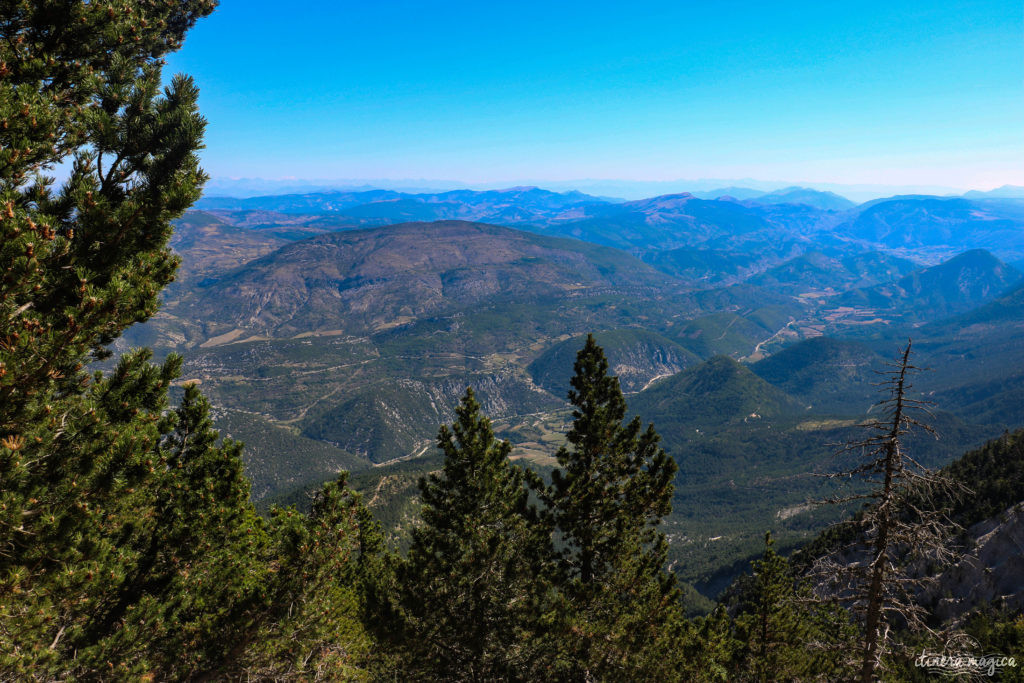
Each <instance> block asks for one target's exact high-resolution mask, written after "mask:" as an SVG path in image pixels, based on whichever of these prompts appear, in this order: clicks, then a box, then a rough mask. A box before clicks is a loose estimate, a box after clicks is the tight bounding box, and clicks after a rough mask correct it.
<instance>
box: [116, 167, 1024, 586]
mask: <svg viewBox="0 0 1024 683" xmlns="http://www.w3.org/2000/svg"><path fill="white" fill-rule="evenodd" d="M722 190H723V191H722V193H721V194H717V193H715V192H711V193H702V194H703V196H702V197H698V196H695V194H688V193H683V194H671V195H663V196H656V197H650V198H647V199H642V200H635V201H628V202H624V201H614V200H609V199H607V198H602V197H599V196H594V195H588V194H583V193H580V192H575V191H572V192H565V193H558V192H551V191H549V190H543V189H539V188H533V187H517V188H510V189H506V190H501V191H498V190H487V191H471V190H455V191H444V192H432V193H420V194H415V193H404V192H396V191H390V190H367V191H344V192H322V193H307V194H294V195H285V196H261V197H252V198H244V199H230V198H213V197H208V198H206V199H203V200H201V202H200V203H199V204H198V207H199V208H198V209H197V210H194V211H190V212H189V213H188V214H186V216H185V217H184V218H183V219H182V220H180V221H179V222H178V227H177V232H176V234H175V237H174V240H173V242H172V244H173V246H174V248H175V249H176V250H177V251H178V252H179V253H180V254H181V255H182V257H183V266H182V269H181V271H180V273H179V278H178V281H177V282H176V283H175V284H174V285H173V286H172V288H170V289H169V290H168V292H167V294H166V296H165V304H164V307H163V309H162V311H161V312H160V313H159V314H158V316H157V317H156V318H155V319H153V320H152V321H151V322H149V323H147V324H146V325H144V326H141V327H137V328H133V330H132V331H131V333H130V335H129V337H130V338H131V340H132V341H133V342H135V343H147V344H151V345H154V346H155V347H156V348H157V350H158V352H160V353H165V352H169V351H178V352H182V353H184V354H185V359H186V364H185V372H186V377H188V378H189V379H192V380H196V381H200V382H201V383H202V384H203V389H204V392H205V393H206V394H207V395H208V396H209V397H210V398H211V400H212V401H213V402H214V404H215V405H216V406H217V408H218V411H219V412H218V420H219V424H220V425H221V427H222V428H224V429H225V430H226V431H228V432H230V433H231V434H232V435H233V436H236V437H238V438H241V439H242V440H247V441H250V442H253V441H259V442H260V443H264V444H266V443H274V444H276V447H275V448H262V449H254V450H251V451H249V456H248V457H249V458H250V461H249V468H250V474H251V475H252V476H253V477H254V479H255V485H254V495H256V496H258V497H281V496H285V497H287V496H294V495H297V494H296V493H295V492H296V491H298V490H301V488H302V487H303V486H306V485H310V484H315V483H317V482H319V481H322V480H323V479H325V478H326V477H327V476H329V474H330V472H332V471H335V470H337V469H339V468H345V469H349V470H360V469H362V470H365V473H364V474H362V475H360V477H361V478H360V479H359V481H364V482H366V484H365V485H366V486H371V487H377V486H384V485H385V484H386V482H388V481H390V482H391V484H388V485H389V486H390V485H394V487H395V491H396V493H395V496H398V497H399V498H402V496H406V497H407V496H410V495H412V493H413V486H412V482H414V480H415V476H413V475H414V474H415V473H416V472H422V471H426V470H424V469H423V468H426V469H429V468H431V467H434V466H436V460H435V459H433V458H432V455H431V454H432V449H431V444H432V441H433V437H434V434H435V432H436V429H437V426H438V425H439V424H440V423H442V422H447V421H449V420H450V419H451V417H452V410H453V408H454V406H455V404H456V403H457V401H458V398H459V396H460V394H461V393H462V391H463V390H464V388H465V387H466V386H467V385H471V386H473V387H474V389H475V390H476V391H477V395H478V397H479V398H480V400H481V403H482V404H483V406H484V409H485V410H486V411H487V413H488V414H489V415H490V416H491V417H492V419H494V420H495V423H496V427H497V428H498V430H499V433H501V434H502V435H503V436H504V437H506V438H509V439H510V440H512V442H513V444H514V446H515V449H514V451H513V457H514V458H516V459H517V461H518V462H522V463H525V464H527V465H528V466H531V467H535V468H538V469H540V470H541V471H544V468H545V467H548V466H550V464H551V462H552V461H551V455H552V454H553V453H554V450H555V449H556V448H557V446H558V444H559V443H560V441H559V440H560V438H561V436H560V435H561V434H562V433H563V427H564V424H565V421H566V419H567V408H566V402H565V393H566V390H567V385H566V383H567V381H568V378H569V376H570V375H571V373H572V362H573V358H574V355H575V351H576V350H577V348H578V347H579V346H581V345H582V338H583V337H582V335H585V334H587V333H589V332H596V333H597V339H598V341H599V343H600V344H601V345H602V346H603V347H604V348H605V351H606V354H607V356H608V358H609V362H610V365H611V367H612V369H613V372H615V373H616V374H618V375H619V377H620V382H621V384H622V386H623V388H624V390H625V391H627V392H630V394H631V395H630V396H629V397H628V398H629V405H630V408H631V410H632V411H633V412H635V413H636V414H638V415H640V416H641V417H642V418H643V419H644V420H645V421H653V422H654V423H655V424H656V427H657V428H658V430H659V432H660V433H661V434H662V436H663V444H664V446H665V448H666V450H667V451H668V452H669V454H670V455H672V457H674V458H675V459H676V461H677V463H678V464H679V467H680V470H679V472H680V473H679V477H678V479H677V482H676V487H677V488H676V498H675V500H674V502H673V508H674V513H673V516H672V517H671V518H670V519H669V520H668V522H667V531H668V532H669V533H670V536H671V538H672V539H673V546H672V552H673V557H674V558H675V559H684V558H685V559H686V560H687V562H686V566H687V567H688V569H687V572H688V573H687V574H686V575H685V576H684V577H683V578H684V579H685V580H686V581H688V582H693V583H695V584H696V585H697V586H698V588H700V589H701V590H702V591H704V592H705V593H706V594H707V595H713V594H714V593H715V591H716V590H718V589H720V588H721V587H722V585H723V582H727V579H728V578H729V577H730V576H731V575H732V574H731V573H730V572H733V571H734V570H733V569H730V567H733V563H734V562H736V561H737V560H739V559H741V558H743V557H746V555H747V554H748V553H752V552H755V551H756V549H757V546H758V544H759V542H760V540H759V537H760V533H761V531H763V529H761V530H758V529H759V528H760V527H759V524H760V522H759V521H758V520H765V519H772V520H775V521H776V522H777V523H778V525H779V526H780V528H781V531H780V538H781V540H782V542H783V543H791V542H797V541H798V540H799V539H803V538H807V535H808V534H810V533H813V531H814V530H815V529H817V528H819V527H820V525H821V524H822V523H823V519H822V518H820V517H819V516H818V515H817V513H813V512H811V511H809V510H806V509H804V508H802V507H800V506H801V505H802V504H803V502H804V501H805V500H806V499H807V498H808V497H813V496H814V495H817V494H820V492H821V483H820V480H819V479H817V478H815V477H813V476H811V475H812V474H813V473H815V472H820V471H825V470H827V469H828V468H829V467H830V463H831V462H832V456H831V451H832V447H831V446H830V445H829V444H834V443H836V442H840V441H843V440H844V439H845V438H848V436H849V435H850V434H851V433H852V432H851V430H852V429H853V425H854V424H855V423H856V422H857V420H858V419H860V418H861V417H863V415H865V413H866V412H867V411H868V410H869V409H870V407H871V405H872V403H873V402H874V401H875V400H877V398H878V397H877V395H876V393H875V387H874V386H873V384H872V383H873V382H874V381H875V377H876V375H875V371H876V370H879V369H881V368H882V367H883V366H884V362H885V361H886V360H887V359H889V358H891V357H892V356H893V354H894V353H895V350H896V348H897V347H898V346H899V345H900V344H905V343H906V340H907V338H908V337H913V339H914V345H915V348H917V349H918V351H919V354H920V364H922V365H930V366H932V367H934V368H935V370H936V372H934V373H930V374H929V375H927V376H925V377H923V378H922V379H921V381H920V386H919V387H918V389H919V390H920V391H921V392H922V393H921V395H922V396H927V397H929V398H931V399H932V400H935V401H936V402H937V403H938V405H937V407H936V410H937V412H936V421H937V424H938V426H939V428H940V432H941V433H942V439H941V440H940V441H938V442H928V443H925V442H921V443H920V444H918V447H919V448H920V449H921V452H920V454H921V456H922V458H923V459H925V460H927V461H929V462H933V463H942V462H946V461H948V460H949V459H950V458H952V457H953V456H954V455H956V454H958V453H960V452H962V451H963V450H964V449H965V448H966V447H968V446H972V445H976V444H978V443H981V441H983V440H984V439H985V438H988V437H991V436H993V435H996V434H998V433H1000V432H1001V430H1002V429H1003V428H1005V427H1015V426H1021V425H1024V409H1021V408H1020V407H1019V406H1021V405H1024V400H1021V399H1024V345H1022V344H1021V343H1020V342H1019V339H1020V338H1021V336H1020V334H1021V332H1024V303H1022V301H1024V300H1022V298H1021V291H1024V290H1022V283H1021V277H1022V275H1021V272H1020V271H1019V270H1018V269H1017V268H1015V267H1014V266H1012V265H1009V262H1013V261H1020V260H1021V259H1024V200H1020V199H1014V198H1013V197H1012V196H989V195H986V196H973V197H956V198H946V197H935V196H901V197H893V198H889V199H883V200H876V201H872V202H868V203H866V204H862V205H854V204H853V203H852V202H850V201H848V200H846V199H845V198H843V197H840V196H837V195H835V194H832V193H829V192H819V191H815V190H808V189H806V188H782V189H780V190H778V191H773V192H752V191H743V188H737V187H733V188H722ZM711 195H715V196H711ZM996 195H1012V192H1011V191H1009V190H1005V191H1001V192H999V193H996ZM282 453H287V455H286V456H285V455H282ZM396 460H410V461H411V462H406V463H404V464H403V465H402V468H404V469H401V470H399V469H394V468H395V467H397V465H394V464H392V465H386V466H382V467H371V465H382V464H384V463H391V462H393V461H396ZM416 463H420V464H419V465H417V464H416ZM410 468H411V469H410ZM417 468H420V469H417ZM403 473H404V474H403ZM410 473H412V474H410ZM417 476H418V475H417ZM389 477H395V479H393V480H391V479H389ZM400 482H405V483H404V484H402V483H400ZM403 500H404V499H403ZM407 503H408V501H406V503H401V504H398V503H395V504H396V505H397V507H396V508H394V509H395V510H403V509H405V510H407V509H408V507H403V506H404V505H407ZM390 504H391V503H388V505H390ZM396 514H398V515H399V517H400V516H401V514H404V513H396ZM395 519H398V517H396V518H395ZM395 533H396V534H398V536H401V533H400V532H398V531H396V532H395ZM712 538H714V539H717V540H715V541H714V542H712V541H709V540H708V539H712Z"/></svg>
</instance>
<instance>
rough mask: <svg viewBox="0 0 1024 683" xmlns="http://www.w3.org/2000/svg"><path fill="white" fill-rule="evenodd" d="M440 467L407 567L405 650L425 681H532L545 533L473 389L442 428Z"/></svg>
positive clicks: (426, 487) (427, 484)
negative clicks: (531, 510)
mask: <svg viewBox="0 0 1024 683" xmlns="http://www.w3.org/2000/svg"><path fill="white" fill-rule="evenodd" d="M437 445H438V447H439V448H440V449H441V450H442V451H443V453H444V465H443V468H442V470H441V472H440V473H439V474H431V475H430V476H429V477H426V478H424V479H422V480H421V481H420V492H421V495H422V499H423V526H422V527H419V528H417V529H416V530H415V531H414V532H413V540H412V546H411V548H410V550H409V555H408V559H407V561H406V563H405V565H404V567H403V569H402V572H401V577H402V585H401V592H402V593H401V594H402V609H403V611H404V614H405V616H406V633H405V642H406V648H407V650H408V657H407V658H406V661H405V670H404V672H403V673H404V675H406V676H412V677H416V678H420V677H422V678H424V679H427V680H532V679H536V678H537V677H538V676H539V675H540V674H539V669H538V667H541V666H542V663H541V662H540V661H539V660H538V657H539V653H540V649H539V648H538V646H537V643H538V642H539V640H538V639H539V636H540V633H539V630H540V629H541V628H542V623H543V621H544V614H543V612H544V605H545V594H546V591H545V585H546V584H545V576H546V575H547V574H549V573H550V570H549V569H548V568H547V567H546V565H545V562H546V560H547V558H549V557H550V555H549V554H548V553H547V542H548V536H549V534H548V533H547V530H546V528H545V527H542V526H539V525H538V524H537V523H536V521H535V520H534V517H533V516H532V515H531V514H530V512H529V509H528V497H529V494H528V490H527V488H526V486H525V483H524V476H523V471H522V470H520V469H519V468H517V467H515V466H513V465H512V464H511V463H510V462H509V459H508V456H509V451H510V450H511V445H510V444H509V442H508V441H498V440H497V439H496V438H495V436H494V432H493V430H492V428H491V425H490V421H489V420H488V419H487V418H486V417H484V416H483V415H482V414H481V412H480V404H479V403H478V402H477V400H476V398H475V396H474V394H473V391H472V389H467V390H466V394H465V396H464V397H463V399H462V402H461V404H460V405H459V407H458V408H457V409H456V420H455V423H454V424H453V425H452V426H451V428H449V427H447V426H442V427H441V429H440V431H439V433H438V436H437Z"/></svg>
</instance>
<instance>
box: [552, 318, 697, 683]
mask: <svg viewBox="0 0 1024 683" xmlns="http://www.w3.org/2000/svg"><path fill="white" fill-rule="evenodd" d="M571 385H572V389H571V390H570V391H569V401H570V402H571V403H572V405H573V407H574V410H573V425H572V428H571V429H570V430H569V432H568V434H567V435H566V438H567V440H568V445H567V446H564V447H562V448H561V449H559V451H558V453H557V455H556V458H557V460H558V464H559V468H558V469H556V470H555V471H554V473H553V474H552V480H551V484H550V486H546V487H545V486H542V485H541V484H540V481H539V479H537V478H536V477H535V478H534V481H533V486H534V488H535V489H536V490H537V493H538V496H539V497H540V499H541V500H542V501H543V502H544V504H545V505H546V507H547V509H548V510H549V514H550V519H551V523H552V524H553V526H554V528H555V530H556V540H557V542H558V544H559V546H560V547H561V550H560V552H559V553H558V554H559V570H560V571H559V575H560V581H559V583H560V586H561V593H562V595H563V596H564V599H565V601H566V608H567V613H566V614H567V619H568V620H569V623H568V624H567V627H566V634H567V635H566V641H567V642H566V645H567V647H568V651H567V653H568V657H567V658H566V659H565V660H564V664H565V666H566V667H567V669H568V671H567V672H566V673H565V675H566V676H567V677H570V678H575V679H581V680H592V679H619V678H636V677H651V676H653V677H663V676H664V675H667V672H666V671H665V670H664V667H666V666H669V664H670V662H671V658H666V656H665V655H664V653H663V652H662V650H661V646H660V644H663V643H664V638H666V637H667V636H668V634H669V632H670V630H671V629H669V628H668V625H669V624H671V623H673V622H678V612H679V610H680V600H679V591H678V589H677V588H676V586H675V581H674V577H673V575H672V574H670V573H669V572H667V571H666V570H665V564H666V555H667V543H666V540H665V536H664V534H663V533H661V532H660V531H659V530H658V525H659V524H660V523H661V520H662V518H663V517H664V516H665V515H667V514H668V513H669V511H670V510H671V498H672V488H673V487H672V481H673V477H674V476H675V472H676V464H675V462H674V461H673V460H672V459H671V458H669V457H668V455H666V454H665V451H664V450H662V449H661V448H660V447H659V446H658V441H659V437H658V435H657V433H656V432H655V431H654V427H653V425H649V426H648V427H647V429H646V430H643V429H642V427H641V423H640V419H639V418H634V419H633V420H632V421H630V422H629V423H628V424H623V421H624V419H625V417H626V401H625V399H624V397H623V395H622V391H621V389H620V388H619V381H618V378H616V377H613V376H609V374H608V361H607V359H606V358H605V356H604V352H603V351H602V349H601V348H600V347H599V346H598V345H597V343H596V342H595V341H594V337H593V336H592V335H588V337H587V341H586V344H585V345H584V347H583V349H582V350H580V352H579V354H578V355H577V357H576V363H575V375H574V377H573V378H572V381H571Z"/></svg>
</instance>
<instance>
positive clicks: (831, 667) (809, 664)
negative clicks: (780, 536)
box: [734, 533, 854, 682]
mask: <svg viewBox="0 0 1024 683" xmlns="http://www.w3.org/2000/svg"><path fill="white" fill-rule="evenodd" d="M752 569H753V575H752V577H751V578H750V580H749V581H748V582H746V584H745V585H743V586H742V589H741V591H742V595H743V597H742V599H741V600H740V604H739V605H738V606H737V608H736V611H737V615H736V617H735V620H734V629H735V637H736V640H737V642H739V643H742V644H743V646H742V648H741V649H740V651H739V652H738V656H737V658H736V661H735V663H734V678H735V679H736V680H744V681H759V682H764V681H780V680H782V681H787V680H810V679H814V678H815V677H818V678H821V677H826V676H827V677H828V678H830V679H833V680H835V679H843V678H847V677H849V675H850V674H851V673H852V669H849V668H844V666H843V658H842V657H837V656H836V652H837V651H838V650H839V649H840V648H843V647H846V648H849V647H850V646H852V644H853V642H854V638H853V630H852V623H851V622H850V621H849V618H848V616H847V613H846V612H845V611H844V610H843V609H842V608H841V607H839V606H838V605H835V604H832V603H825V602H819V601H816V600H814V599H813V596H812V593H811V590H810V584H809V582H808V581H807V580H806V579H803V578H798V577H797V576H796V574H795V572H794V571H793V569H792V567H791V566H790V563H789V561H788V560H787V559H786V558H784V557H782V556H781V555H779V554H778V553H777V552H776V551H775V541H774V539H772V536H771V533H766V534H765V548H764V554H763V555H762V556H761V559H759V560H757V561H756V562H754V564H753V567H752Z"/></svg>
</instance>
